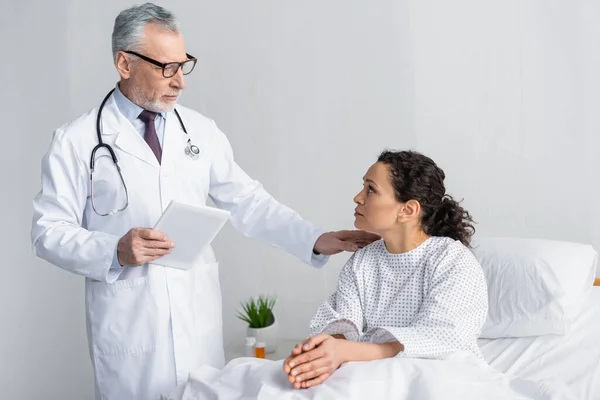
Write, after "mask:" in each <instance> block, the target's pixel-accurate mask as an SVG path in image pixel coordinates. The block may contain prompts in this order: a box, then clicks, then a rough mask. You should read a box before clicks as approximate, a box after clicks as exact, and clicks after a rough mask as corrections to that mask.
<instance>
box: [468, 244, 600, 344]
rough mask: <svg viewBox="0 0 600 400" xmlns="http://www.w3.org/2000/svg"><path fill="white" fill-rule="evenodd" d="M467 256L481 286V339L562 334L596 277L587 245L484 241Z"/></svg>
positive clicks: (591, 251) (592, 253) (594, 254)
mask: <svg viewBox="0 0 600 400" xmlns="http://www.w3.org/2000/svg"><path fill="white" fill-rule="evenodd" d="M473 253H474V254H475V257H476V258H477V260H478V261H479V263H480V264H481V266H482V268H483V273H484V275H485V278H486V281H487V285H488V297H489V308H488V317H487V320H486V322H485V325H484V327H483V331H482V333H481V336H480V337H481V338H488V339H494V338H500V337H522V336H539V335H545V334H550V333H553V334H565V333H567V332H568V331H569V328H570V326H571V321H573V320H574V319H575V318H576V317H577V315H579V313H580V312H581V310H582V307H583V305H584V301H585V295H586V294H587V293H588V291H589V290H591V288H592V286H593V282H594V277H595V275H596V263H597V260H598V253H597V252H596V250H594V248H593V247H592V246H590V245H585V244H580V243H572V242H564V241H557V240H546V239H521V238H485V239H479V240H476V241H474V243H473Z"/></svg>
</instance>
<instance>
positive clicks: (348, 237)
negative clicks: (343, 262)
mask: <svg viewBox="0 0 600 400" xmlns="http://www.w3.org/2000/svg"><path fill="white" fill-rule="evenodd" d="M379 239H380V237H379V236H378V235H376V234H374V233H370V232H365V231H359V230H345V231H337V232H327V233H324V234H322V235H321V236H319V238H318V239H317V241H316V242H315V247H314V251H315V252H317V253H319V254H324V255H326V256H331V255H334V254H338V253H341V252H342V251H357V250H358V249H362V248H363V247H365V246H367V245H369V244H371V243H373V242H374V241H376V240H379Z"/></svg>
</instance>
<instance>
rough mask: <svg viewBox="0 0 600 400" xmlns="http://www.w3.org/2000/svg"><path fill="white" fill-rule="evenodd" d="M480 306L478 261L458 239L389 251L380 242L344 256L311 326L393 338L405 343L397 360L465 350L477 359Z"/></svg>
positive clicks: (483, 291) (483, 290) (370, 338)
mask: <svg viewBox="0 0 600 400" xmlns="http://www.w3.org/2000/svg"><path fill="white" fill-rule="evenodd" d="M487 307H488V297H487V285H486V282H485V278H484V276H483V271H482V269H481V266H480V265H479V263H478V262H477V260H476V259H475V257H474V256H473V254H472V253H471V251H470V250H469V249H468V248H466V247H465V246H464V245H463V244H462V243H460V242H459V241H455V240H453V239H451V238H447V237H430V238H429V239H427V240H426V241H425V242H423V243H422V244H421V245H420V246H419V247H417V248H415V249H413V250H411V251H408V252H406V253H402V254H392V253H390V252H388V251H387V248H386V247H385V244H384V242H383V240H379V241H377V242H375V243H373V244H371V245H369V246H367V247H365V248H363V249H361V250H359V251H357V252H356V253H355V254H354V255H353V256H352V257H351V258H350V260H348V262H347V263H346V265H345V266H344V268H343V269H342V271H341V273H340V276H339V280H338V287H337V290H336V292H335V293H334V294H333V295H331V296H330V297H329V298H328V299H327V301H325V303H323V304H322V305H321V306H320V307H319V309H318V310H317V313H316V315H315V316H314V318H313V319H312V321H311V326H310V330H311V335H315V334H317V333H320V332H323V333H328V334H331V335H333V334H343V335H344V336H345V337H346V339H348V340H353V341H361V342H368V343H386V342H393V341H398V342H400V343H402V344H403V345H404V351H402V352H400V353H399V354H398V357H415V358H442V357H444V356H445V355H448V354H450V353H452V352H454V351H457V350H467V351H471V352H472V353H473V354H475V355H476V356H477V357H479V358H482V355H481V352H480V350H479V347H478V346H477V338H478V336H479V334H480V333H481V328H482V326H483V324H484V322H485V319H486V315H487Z"/></svg>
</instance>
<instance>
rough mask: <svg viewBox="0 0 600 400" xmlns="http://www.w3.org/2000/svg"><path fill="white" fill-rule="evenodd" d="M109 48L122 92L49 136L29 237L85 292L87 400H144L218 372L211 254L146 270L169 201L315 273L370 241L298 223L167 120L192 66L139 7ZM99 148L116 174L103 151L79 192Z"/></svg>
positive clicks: (185, 115) (212, 148)
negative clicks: (210, 212)
mask: <svg viewBox="0 0 600 400" xmlns="http://www.w3.org/2000/svg"><path fill="white" fill-rule="evenodd" d="M112 48H113V55H114V62H115V66H116V68H117V71H118V73H119V75H120V77H121V79H120V81H119V83H118V85H116V87H115V89H114V92H112V94H110V95H108V96H107V98H106V103H105V104H104V107H103V110H102V113H101V115H100V116H99V108H95V109H93V110H91V111H89V112H88V113H87V114H84V115H83V116H81V117H79V118H78V119H76V120H75V121H73V122H71V123H68V124H66V125H64V126H62V127H60V128H58V129H57V130H56V131H55V133H54V136H53V140H52V143H51V146H50V149H49V151H48V152H47V154H46V155H45V156H44V158H43V161H42V188H41V191H40V192H39V194H37V196H36V197H35V199H34V204H33V206H34V217H33V227H32V234H31V235H32V242H33V247H34V251H35V253H36V254H37V255H38V256H39V257H41V258H43V259H45V260H48V261H49V262H51V263H53V264H55V265H57V266H59V267H61V268H64V269H66V270H67V271H71V272H73V273H76V274H79V275H82V276H84V277H85V278H86V279H85V302H86V311H87V331H88V342H89V349H90V355H91V358H92V363H93V367H94V373H95V384H96V385H95V387H96V398H97V399H103V400H135V399H140V400H142V399H143V400H149V399H156V398H158V397H159V394H161V393H165V392H167V391H169V390H171V389H172V388H173V387H175V386H176V385H177V384H179V383H181V382H183V381H185V380H186V379H187V376H188V373H189V372H190V371H192V370H193V369H194V368H197V367H199V366H201V365H204V364H207V365H211V366H216V367H221V366H222V365H223V363H224V356H223V343H222V316H221V291H220V287H219V277H218V268H217V262H216V259H215V255H214V253H213V251H212V250H211V249H208V250H207V251H206V252H205V253H204V254H203V255H202V257H201V261H200V262H198V264H197V265H194V266H193V268H190V269H189V270H178V269H173V268H165V267H161V266H158V265H154V264H152V261H154V260H156V259H158V258H159V257H161V256H163V255H164V254H167V253H168V252H169V250H170V249H171V248H172V246H173V243H171V242H170V241H169V239H168V238H165V236H164V234H162V233H161V232H157V231H155V230H152V229H149V227H152V226H154V224H155V223H156V221H157V220H158V218H159V216H160V215H161V214H162V212H163V211H164V210H165V208H166V206H167V205H168V204H169V202H170V201H171V200H172V199H177V200H180V201H184V202H186V203H190V204H195V205H204V204H205V202H206V200H207V198H208V197H210V198H211V199H212V200H213V201H214V203H215V204H216V205H217V206H218V207H219V208H223V209H226V210H228V211H230V212H231V215H232V219H231V221H232V224H233V225H234V226H235V227H236V229H237V230H239V231H240V232H242V233H243V234H245V235H248V236H251V237H254V238H257V239H260V240H262V241H264V242H266V243H268V244H270V245H272V246H275V247H277V248H280V249H283V250H285V251H287V252H289V253H291V254H293V255H295V256H296V257H298V258H299V259H301V260H302V261H304V262H306V263H308V264H312V265H313V266H315V267H319V266H321V265H323V264H324V263H325V262H326V256H327V255H331V254H336V253H339V252H340V251H344V250H349V251H353V250H356V249H358V248H359V247H361V246H364V245H365V244H367V243H369V242H371V241H373V240H374V239H375V238H374V237H373V236H372V235H370V234H367V233H364V232H360V231H341V232H329V233H325V232H323V231H321V230H320V229H318V228H317V227H315V226H314V225H313V224H311V223H309V222H307V221H304V220H303V219H302V218H301V217H300V216H299V215H298V214H297V213H296V212H294V211H293V210H291V209H289V208H287V207H285V206H284V205H282V204H280V203H278V202H277V201H275V200H274V199H273V198H272V197H271V196H270V195H269V194H268V193H267V192H266V191H265V190H263V188H262V187H261V185H260V184H259V183H258V182H257V181H255V180H252V179H250V178H249V177H248V176H247V175H246V174H245V173H244V171H242V170H241V169H240V167H239V166H238V165H237V164H236V163H235V161H234V159H233V155H232V150H231V147H230V145H229V142H228V140H227V138H226V137H225V135H224V134H223V133H222V132H221V131H220V130H219V129H218V128H217V126H216V125H215V123H214V122H213V121H212V120H210V119H208V118H206V117H204V116H202V115H201V114H199V113H197V112H195V111H193V110H191V109H188V108H185V107H182V106H179V105H177V106H176V103H177V99H178V97H179V95H180V94H181V91H182V90H183V89H184V88H185V82H184V75H186V74H188V73H190V72H191V71H192V69H193V68H194V64H195V62H196V60H195V59H194V58H193V57H192V56H190V55H188V54H187V53H186V51H185V46H184V40H183V38H182V36H181V34H180V32H179V30H178V27H177V22H176V20H175V18H174V16H173V15H172V14H171V13H170V12H168V11H166V10H165V9H163V8H161V7H158V6H155V5H153V4H148V3H147V4H144V5H142V6H136V7H133V8H129V9H127V10H125V11H123V12H121V13H120V14H119V15H118V16H117V18H116V20H115V26H114V31H113V36H112ZM176 112H178V113H179V116H180V117H181V122H180V121H179V119H178V116H177V114H176ZM184 127H185V129H186V130H187V133H185V132H184V129H183V128H184ZM98 128H99V132H98ZM99 137H100V139H101V140H102V142H103V143H104V144H106V145H109V146H110V149H112V151H114V155H115V156H116V159H117V160H118V166H119V167H120V171H119V169H118V168H117V167H116V166H115V163H114V162H113V158H112V156H111V153H110V151H111V150H110V149H109V148H108V146H103V147H100V148H98V150H96V153H95V154H94V157H93V159H94V173H93V177H92V179H90V173H91V168H90V162H91V161H90V158H91V156H92V150H93V149H94V148H95V146H97V145H98V143H99ZM191 145H193V146H197V148H198V149H199V154H198V155H197V157H195V155H194V154H193V152H190V151H189V150H190V147H191ZM186 149H187V150H188V151H186ZM120 174H122V180H121V175H120ZM125 187H126V188H127V194H126V191H125Z"/></svg>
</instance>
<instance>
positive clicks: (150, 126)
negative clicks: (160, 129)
mask: <svg viewBox="0 0 600 400" xmlns="http://www.w3.org/2000/svg"><path fill="white" fill-rule="evenodd" d="M157 115H158V114H157V113H155V112H152V111H148V110H144V111H142V112H141V113H140V116H139V117H138V118H139V119H141V120H142V121H144V124H145V125H146V132H145V133H144V140H145V141H146V143H148V146H150V149H151V150H152V152H153V153H154V155H155V156H156V159H157V160H158V163H159V164H160V159H161V158H162V149H161V148H160V142H159V141H158V136H157V135H156V127H155V126H154V119H155V118H156V116H157Z"/></svg>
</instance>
